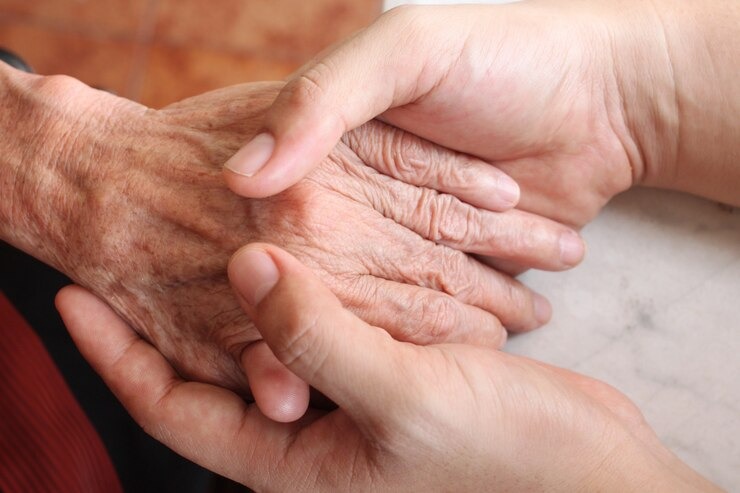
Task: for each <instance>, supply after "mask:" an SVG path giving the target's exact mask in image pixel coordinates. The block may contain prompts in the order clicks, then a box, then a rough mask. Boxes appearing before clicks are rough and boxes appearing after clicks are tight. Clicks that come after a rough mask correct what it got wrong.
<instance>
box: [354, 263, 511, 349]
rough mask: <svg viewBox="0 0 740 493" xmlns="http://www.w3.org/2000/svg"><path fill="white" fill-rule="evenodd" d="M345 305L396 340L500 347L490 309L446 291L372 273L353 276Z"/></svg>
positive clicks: (499, 330) (502, 336)
mask: <svg viewBox="0 0 740 493" xmlns="http://www.w3.org/2000/svg"><path fill="white" fill-rule="evenodd" d="M345 291H346V292H347V293H352V294H351V295H349V296H345V297H343V302H344V304H345V306H346V307H347V308H348V309H350V310H352V312H353V313H354V314H355V315H357V316H358V317H360V318H361V319H362V320H364V321H365V322H367V323H369V324H371V325H374V326H376V327H382V328H383V329H385V330H386V331H388V333H389V334H390V335H391V336H393V338H394V339H397V340H399V341H406V342H412V343H414V344H420V345H425V346H426V345H429V344H442V343H445V342H447V343H464V344H476V345H482V346H489V347H493V348H497V349H498V348H501V347H503V345H504V344H505V343H506V330H505V329H504V327H503V326H502V325H501V322H500V321H499V320H498V319H497V318H496V317H495V316H494V315H492V314H491V313H489V312H487V311H485V310H483V309H481V308H478V307H477V306H472V305H467V304H465V303H462V302H461V301H460V300H457V299H455V298H453V297H452V296H450V295H448V294H446V293H440V292H439V291H434V290H432V289H427V288H422V287H419V286H411V285H409V284H404V283H400V282H394V281H388V280H385V279H380V278H376V277H373V276H361V277H359V278H357V279H355V280H354V281H353V282H352V284H351V286H350V287H349V288H348V289H346V290H345Z"/></svg>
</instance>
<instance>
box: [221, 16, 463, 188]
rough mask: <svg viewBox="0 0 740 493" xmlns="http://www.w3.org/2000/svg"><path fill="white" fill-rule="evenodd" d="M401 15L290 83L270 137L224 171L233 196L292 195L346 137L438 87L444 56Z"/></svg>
mask: <svg viewBox="0 0 740 493" xmlns="http://www.w3.org/2000/svg"><path fill="white" fill-rule="evenodd" d="M398 12H400V13H397V12H396V11H391V12H389V13H387V14H385V15H384V16H383V17H381V18H380V19H379V20H378V21H376V22H375V23H374V24H373V25H371V26H370V27H368V28H367V29H366V30H364V31H362V32H360V33H358V34H357V35H355V36H354V37H352V38H350V39H349V40H348V41H346V42H344V44H341V45H340V46H339V47H337V48H336V49H334V50H333V51H331V52H330V53H329V54H327V55H326V56H324V57H322V58H320V59H319V60H318V61H315V62H313V63H311V64H309V65H308V66H307V67H304V68H303V69H301V70H299V71H298V72H297V73H296V74H295V75H294V76H293V77H292V78H291V80H290V81H289V82H288V83H287V85H286V86H285V87H284V88H283V90H282V91H281V92H280V94H279V95H278V97H277V98H276V100H275V102H274V103H273V105H272V106H271V107H270V108H269V109H268V111H267V114H266V117H265V127H264V130H263V131H262V132H261V133H260V134H258V135H257V136H256V137H254V139H252V141H250V142H249V143H248V144H246V145H245V146H244V147H243V148H242V149H241V150H239V151H238V152H237V153H236V154H235V155H234V156H233V157H232V158H231V159H230V160H229V161H228V162H227V163H226V164H225V173H224V174H225V180H226V182H227V184H228V186H229V187H230V188H231V189H232V190H233V191H234V192H236V193H237V194H239V195H243V196H246V197H254V198H262V197H267V196H270V195H274V194H276V193H279V192H281V191H283V190H285V189H286V188H288V187H290V186H291V185H294V184H295V183H296V182H298V181H299V180H300V179H301V178H303V177H304V176H305V175H306V174H307V173H308V172H309V171H311V169H313V168H314V167H315V166H316V165H317V164H318V163H319V162H321V160H322V159H324V158H325V157H326V156H327V155H328V154H329V153H330V152H331V150H332V149H333V148H334V146H335V145H336V144H337V142H338V141H339V139H340V138H341V137H342V135H343V134H344V133H345V132H347V131H349V130H352V129H354V128H356V127H359V126H360V125H362V124H363V123H365V122H367V121H369V120H371V119H373V118H374V117H376V116H377V115H379V114H381V113H383V112H385V111H386V110H388V109H389V108H393V107H397V106H401V105H404V104H406V103H409V102H411V101H414V100H416V99H418V98H419V97H420V96H422V95H423V94H424V93H425V91H429V90H431V89H432V88H433V87H434V86H435V84H436V81H437V79H436V77H438V76H439V77H441V76H442V73H443V72H444V71H442V70H440V71H439V73H437V72H436V71H435V69H434V68H433V67H434V66H437V67H441V66H443V65H444V62H442V63H438V62H439V61H440V60H439V59H440V58H443V57H440V50H438V49H436V48H435V47H433V46H430V44H432V42H433V41H432V38H429V39H424V40H423V41H424V42H421V41H422V38H424V37H425V36H423V35H421V32H420V31H422V30H421V29H419V30H417V31H414V33H415V34H412V35H409V34H408V32H409V31H410V30H409V29H408V26H407V24H408V23H409V22H410V21H409V19H407V18H406V17H408V14H406V12H407V10H400V11H398ZM415 22H417V23H418V21H416V20H415ZM404 27H406V28H407V29H406V31H405V32H404V36H403V37H402V38H399V31H400V30H402V28H404ZM446 51H448V52H449V50H446ZM432 56H434V57H435V63H434V64H432V63H430V62H429V58H431V57H432ZM422 72H423V75H424V81H422V82H420V80H419V79H420V77H421V75H422Z"/></svg>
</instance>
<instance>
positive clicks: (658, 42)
mask: <svg viewBox="0 0 740 493" xmlns="http://www.w3.org/2000/svg"><path fill="white" fill-rule="evenodd" d="M625 10H626V13H625V14H624V15H622V16H621V17H620V21H619V25H618V26H617V28H616V29H615V33H616V34H615V36H617V37H618V38H619V41H618V42H615V43H614V46H615V47H616V49H615V53H614V57H615V60H617V62H616V64H617V65H616V67H615V72H616V73H617V74H618V77H619V87H620V93H621V97H622V106H623V108H624V112H625V119H626V120H628V127H629V129H630V134H631V137H632V141H633V142H634V143H635V149H636V152H635V161H636V162H638V163H640V167H639V168H638V169H640V170H641V171H642V173H641V174H640V176H639V177H638V178H639V179H636V180H635V184H636V185H644V186H651V187H658V188H666V189H671V190H678V191H684V192H688V193H693V194H697V195H701V196H704V197H707V198H712V199H716V200H720V201H725V202H728V203H731V204H735V205H740V195H738V194H737V191H736V190H737V187H738V186H739V185H740V166H738V163H737V156H738V153H739V152H740V148H739V145H738V142H740V89H738V88H737V84H736V83H735V80H734V79H735V73H736V71H737V61H736V57H737V55H736V53H732V50H731V48H729V47H728V46H727V44H728V43H730V42H731V40H733V39H734V37H735V36H736V32H733V29H735V31H736V28H734V27H732V26H734V25H735V23H736V22H738V20H739V19H740V7H738V5H737V3H736V2H732V1H716V2H712V3H711V4H709V5H707V4H706V3H686V2H677V1H676V0H654V1H651V2H639V6H638V7H635V9H634V12H631V11H630V10H629V9H625ZM625 45H627V47H628V48H627V49H625Z"/></svg>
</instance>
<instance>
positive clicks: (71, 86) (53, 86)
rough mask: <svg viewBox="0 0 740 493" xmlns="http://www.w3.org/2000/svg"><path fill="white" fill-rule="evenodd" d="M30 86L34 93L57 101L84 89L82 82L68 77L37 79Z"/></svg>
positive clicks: (53, 76)
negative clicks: (54, 98) (45, 95)
mask: <svg viewBox="0 0 740 493" xmlns="http://www.w3.org/2000/svg"><path fill="white" fill-rule="evenodd" d="M32 86H33V87H34V89H35V91H36V92H38V93H42V94H47V95H49V96H51V97H56V98H57V99H58V98H60V97H62V96H64V95H67V94H69V93H70V92H74V91H77V90H79V89H81V88H83V87H85V85H84V84H83V83H82V82H80V81H79V80H77V79H75V78H74V77H70V76H68V75H50V76H46V77H39V78H37V79H35V80H34V82H33V83H32Z"/></svg>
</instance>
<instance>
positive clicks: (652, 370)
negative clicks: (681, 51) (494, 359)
mask: <svg viewBox="0 0 740 493" xmlns="http://www.w3.org/2000/svg"><path fill="white" fill-rule="evenodd" d="M403 3H416V4H444V3H473V2H465V1H458V2H455V1H454V0H453V1H450V0H418V1H408V0H386V8H390V7H394V6H396V5H400V4H403ZM475 3H504V0H488V1H478V2H475ZM738 193H740V191H738ZM584 236H585V238H586V240H587V241H588V244H589V254H588V256H587V258H586V260H585V261H584V263H583V264H582V265H581V266H579V267H578V268H576V269H575V270H573V271H570V272H566V273H557V274H553V273H542V272H532V273H528V274H526V275H525V276H523V280H524V281H525V282H526V283H527V284H529V285H530V286H532V287H533V288H535V289H536V290H538V291H540V292H542V293H543V294H545V295H546V296H548V298H549V299H550V300H551V301H552V303H553V307H554V310H555V312H554V313H555V314H554V317H553V320H552V322H551V323H550V324H549V326H548V327H546V328H545V329H542V330H539V331H535V332H532V333H530V334H526V335H523V336H517V337H514V338H512V339H511V340H510V342H509V344H508V347H507V350H508V351H511V352H513V353H517V354H523V355H526V356H530V357H532V358H537V359H540V360H543V361H546V362H548V363H552V364H555V365H558V366H562V367H565V368H569V369H572V370H575V371H578V372H580V373H584V374H586V375H590V376H592V377H596V378H599V379H601V380H604V381H606V382H608V383H609V384H611V385H613V386H615V387H616V388H618V389H620V390H621V391H623V392H624V393H626V394H627V395H628V396H629V397H630V398H632V399H633V400H634V401H635V402H636V403H637V405H638V406H639V407H640V409H642V411H643V413H644V414H645V416H646V418H647V420H648V421H649V423H650V424H651V425H652V426H653V428H654V429H655V430H656V431H657V433H658V435H659V436H660V437H661V439H662V440H663V442H664V443H665V444H666V445H667V446H668V447H670V448H671V449H672V450H673V451H675V452H676V453H677V454H678V455H679V456H680V457H681V458H682V459H683V460H684V461H686V462H687V463H688V464H690V465H691V466H692V467H694V468H695V469H697V470H698V471H699V472H701V473H702V474H704V475H705V476H707V477H709V478H710V479H712V480H713V481H715V482H716V483H718V484H719V485H720V486H722V487H724V488H725V489H727V490H729V491H740V211H739V210H734V211H730V210H727V209H722V208H720V207H719V206H718V205H716V204H713V203H710V202H707V201H703V200H700V199H696V198H693V197H688V196H685V195H680V194H672V193H668V192H661V191H656V190H633V191H631V192H628V193H626V194H624V195H622V196H620V197H617V198H616V199H615V200H614V201H613V202H612V203H611V204H610V205H609V206H608V207H607V208H606V209H605V210H604V211H603V213H602V214H601V216H599V217H598V218H597V219H596V221H594V222H593V223H592V224H591V225H590V226H588V227H587V228H586V229H585V230H584Z"/></svg>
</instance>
